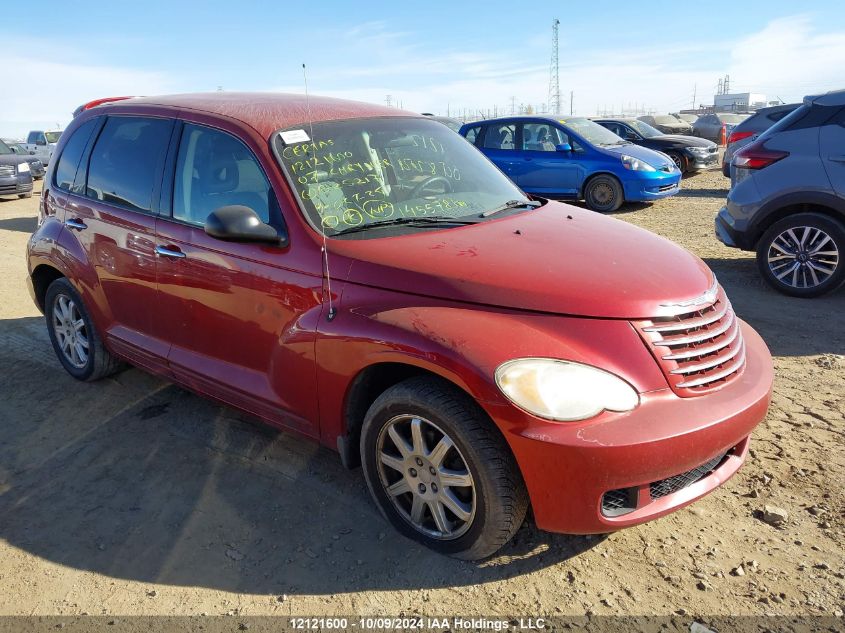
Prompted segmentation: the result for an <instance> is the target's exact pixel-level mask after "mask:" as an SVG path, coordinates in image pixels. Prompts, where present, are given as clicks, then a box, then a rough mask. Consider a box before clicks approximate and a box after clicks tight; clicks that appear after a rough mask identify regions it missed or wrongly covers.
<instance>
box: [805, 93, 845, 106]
mask: <svg viewBox="0 0 845 633" xmlns="http://www.w3.org/2000/svg"><path fill="white" fill-rule="evenodd" d="M804 103H808V104H809V103H813V104H815V105H820V106H834V107H835V106H843V105H845V90H832V91H831V92H826V93H824V94H821V95H814V96H809V97H804Z"/></svg>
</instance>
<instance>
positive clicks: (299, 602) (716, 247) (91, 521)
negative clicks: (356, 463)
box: [0, 172, 845, 616]
mask: <svg viewBox="0 0 845 633" xmlns="http://www.w3.org/2000/svg"><path fill="white" fill-rule="evenodd" d="M726 187H727V180H726V179H724V178H723V177H722V176H721V174H719V173H718V172H710V173H704V174H699V175H696V176H693V177H691V178H689V179H687V180H685V181H684V186H683V190H682V192H681V193H680V194H679V195H677V196H675V197H674V198H672V199H669V200H664V201H661V202H659V203H656V204H654V205H638V206H634V207H629V208H624V209H623V210H621V211H620V212H619V213H617V214H616V216H617V217H619V218H621V219H623V220H625V221H628V222H632V223H634V224H638V225H640V226H643V227H646V228H648V229H650V230H652V231H655V232H657V233H659V234H661V235H664V236H666V237H668V238H670V239H673V240H675V241H677V242H678V243H680V244H682V245H683V246H685V247H686V248H688V249H689V250H691V251H692V252H694V253H696V254H697V255H699V256H701V257H702V258H704V259H705V261H707V263H708V264H709V265H710V266H711V267H712V268H713V269H714V270H715V271H716V273H717V275H718V277H719V279H720V281H721V282H722V284H723V285H724V286H725V288H726V289H727V292H728V294H729V296H730V298H731V299H732V301H733V303H734V306H735V308H736V310H737V312H738V313H739V315H740V316H741V317H742V318H744V319H745V320H747V321H748V322H749V323H751V325H753V326H754V327H755V328H757V329H758V331H759V332H760V333H761V334H762V335H763V338H764V339H765V340H766V341H767V343H768V345H769V347H770V348H771V351H772V354H773V355H774V357H775V370H776V378H775V390H774V398H773V402H772V407H771V410H770V412H769V415H768V418H767V419H766V421H765V422H764V423H763V424H762V425H760V427H759V428H758V429H757V430H756V431H755V433H754V436H753V441H752V449H751V453H750V456H749V460H748V463H747V464H746V465H745V467H744V468H743V469H742V470H741V471H740V472H739V473H738V474H737V476H735V477H734V478H733V479H731V480H730V481H729V482H728V483H727V484H726V485H725V486H723V487H722V488H720V489H719V490H717V491H716V492H715V493H713V494H711V495H710V496H708V497H707V498H705V499H703V500H701V501H699V502H698V503H696V504H694V505H693V506H691V507H690V508H687V509H684V510H681V511H679V512H677V513H675V514H673V515H671V516H669V517H666V518H664V519H661V520H658V521H656V522H653V523H650V524H647V525H644V526H641V527H638V528H633V529H628V530H625V531H622V532H618V533H615V534H611V535H609V536H606V537H592V538H591V537H572V536H552V535H548V534H543V533H540V532H538V531H536V530H535V529H534V528H533V527H531V526H530V525H526V526H525V527H523V529H522V530H521V531H520V532H519V533H518V535H517V537H516V538H515V539H514V541H513V542H512V543H511V544H509V545H508V546H507V547H506V548H505V549H504V550H503V552H502V554H501V555H500V556H498V557H496V558H495V559H493V560H489V561H485V562H482V563H480V564H468V563H464V562H459V561H455V560H451V559H447V558H443V557H440V556H437V555H435V554H433V553H430V552H429V551H427V550H425V549H423V548H421V547H418V546H416V545H414V544H412V543H410V542H408V541H405V540H404V539H402V538H401V537H398V536H397V535H396V534H395V533H394V532H393V531H392V530H391V529H390V527H389V526H388V525H387V524H386V523H385V522H384V521H383V520H382V519H381V517H380V516H379V514H378V513H377V512H376V510H375V509H374V507H373V505H372V504H371V503H370V500H369V498H368V496H367V493H366V489H365V486H364V483H363V479H362V476H361V473H360V471H353V472H348V471H345V470H343V468H342V467H341V466H340V464H339V461H338V459H337V458H336V456H335V455H333V454H332V453H330V452H329V451H326V450H324V449H320V448H318V447H316V446H315V445H313V444H311V443H309V442H308V441H305V440H301V439H299V438H297V437H294V436H291V435H288V434H284V433H278V432H276V431H274V430H271V429H268V428H266V427H263V426H261V425H260V424H258V423H257V422H255V421H254V420H253V419H251V418H249V417H248V416H246V415H243V414H240V413H238V412H236V411H233V410H231V409H228V408H224V407H219V406H216V405H215V404H213V403H211V402H209V401H207V400H204V399H201V398H199V397H197V396H194V395H191V394H190V393H188V392H186V391H184V390H182V389H180V388H178V387H175V386H173V385H171V384H168V383H165V382H163V381H161V380H159V379H157V378H154V377H151V376H149V375H147V374H144V373H143V372H141V371H138V370H129V371H126V372H123V373H121V374H119V375H117V376H115V377H113V378H111V379H107V380H104V381H102V382H99V383H96V384H80V383H77V382H75V381H73V380H72V379H71V378H70V377H69V376H67V375H66V374H65V372H64V371H63V370H62V369H61V368H60V366H59V364H58V361H57V360H55V358H54V356H53V353H52V350H51V349H50V347H49V342H48V339H47V335H46V331H45V327H44V324H43V319H42V317H40V315H39V314H38V313H37V311H36V310H35V307H34V306H33V304H32V302H31V301H30V299H29V296H28V294H27V292H26V288H25V284H24V277H25V264H24V258H23V252H24V247H25V244H26V240H27V238H28V235H29V233H30V232H31V231H32V230H33V229H34V227H35V217H36V212H37V204H38V200H37V197H33V198H32V199H29V200H13V201H4V202H0V266H2V271H3V283H2V285H0V370H2V375H3V376H4V380H3V387H2V399H0V587H2V588H3V590H2V591H0V615H9V614H19V615H28V614H39V615H64V616H72V615H74V614H91V615H99V614H108V615H130V614H203V613H207V614H210V615H215V614H230V615H242V616H248V615H272V614H278V615H281V614H311V615H319V614H324V615H328V614H353V613H355V614H386V615H396V614H398V613H400V612H402V613H426V614H429V615H439V616H442V615H449V614H461V615H473V614H487V615H493V614H499V615H535V616H536V615H554V614H580V615H583V614H585V613H594V614H662V615H668V614H673V613H680V614H685V613H686V614H691V615H694V614H705V615H707V614H709V615H718V614H723V615H727V614H764V613H765V614H816V615H840V616H841V614H842V608H843V603H844V602H845V580H843V578H845V574H843V572H845V561H844V560H843V482H845V478H843V472H845V452H843V450H842V449H843V429H844V428H845V425H843V418H845V415H843V410H845V357H843V356H842V355H843V354H845V327H843V326H844V325H845V317H843V315H845V292H843V291H840V292H839V293H837V294H834V295H831V296H828V297H824V298H821V299H817V300H811V301H806V300H804V301H802V300H798V299H791V298H788V297H784V296H781V295H779V294H776V293H775V292H773V291H771V290H769V289H768V288H767V287H766V286H764V285H763V282H762V281H761V279H760V278H759V276H758V274H757V271H756V269H755V265H754V260H753V258H752V257H751V256H750V255H749V254H747V253H740V252H738V251H735V250H731V249H728V248H725V247H723V246H722V245H721V244H719V243H718V242H717V241H716V239H715V238H714V237H713V228H712V225H713V217H714V215H715V213H716V212H717V211H718V209H719V207H720V205H721V203H722V201H723V200H724V197H725V194H726ZM767 505H769V506H775V507H777V508H780V509H781V510H782V511H783V516H784V517H785V518H784V520H783V521H782V522H781V523H780V524H778V525H772V524H770V523H767V522H765V521H764V520H763V518H764V516H763V512H764V507H765V506H767ZM779 512H780V510H778V511H776V514H777V513H779Z"/></svg>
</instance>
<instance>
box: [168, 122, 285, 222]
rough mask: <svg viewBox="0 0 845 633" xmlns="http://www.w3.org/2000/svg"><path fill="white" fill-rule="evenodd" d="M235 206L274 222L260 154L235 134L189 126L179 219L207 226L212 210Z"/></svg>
mask: <svg viewBox="0 0 845 633" xmlns="http://www.w3.org/2000/svg"><path fill="white" fill-rule="evenodd" d="M235 204H237V205H242V206H245V207H249V208H250V209H252V210H253V211H255V212H256V213H257V214H258V217H260V218H261V220H262V221H263V222H269V221H270V183H269V181H268V180H267V177H266V176H265V175H264V172H263V171H262V169H261V167H260V165H259V164H258V161H257V160H256V159H255V156H253V154H252V152H251V151H250V150H249V148H247V146H246V145H244V144H243V143H242V142H241V141H239V140H238V139H236V138H235V137H234V136H231V135H230V134H227V133H225V132H221V131H219V130H214V129H211V128H207V127H202V126H199V125H193V124H190V123H186V124H185V128H184V130H183V132H182V140H181V142H180V144H179V156H178V158H177V159H176V180H175V182H174V184H173V217H174V218H175V219H177V220H182V221H183V222H189V223H191V224H196V225H200V226H201V225H203V224H205V219H206V218H207V217H208V215H209V214H210V213H211V212H212V211H214V210H216V209H219V208H220V207H226V206H230V205H235Z"/></svg>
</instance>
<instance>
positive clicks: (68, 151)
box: [53, 119, 97, 191]
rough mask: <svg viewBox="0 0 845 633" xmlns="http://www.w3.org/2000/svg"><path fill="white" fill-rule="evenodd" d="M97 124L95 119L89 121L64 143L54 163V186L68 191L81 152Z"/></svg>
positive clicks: (71, 185)
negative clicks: (57, 159)
mask: <svg viewBox="0 0 845 633" xmlns="http://www.w3.org/2000/svg"><path fill="white" fill-rule="evenodd" d="M96 124H97V119H91V120H90V121H86V122H85V123H83V124H82V125H80V126H79V127H78V128H77V130H76V131H75V132H74V133H73V135H72V136H71V137H70V138H69V139H68V140H67V143H65V146H64V149H62V154H61V156H59V162H58V163H56V173H55V175H54V176H53V182H54V184H55V185H56V186H57V187H58V188H59V189H63V190H64V191H70V190H71V188H72V187H73V181H74V179H75V178H76V170H77V169H78V168H79V160H80V159H81V158H82V152H84V151H85V146H86V145H87V144H88V139H89V138H90V137H91V131H92V130H93V129H94V127H95V126H96Z"/></svg>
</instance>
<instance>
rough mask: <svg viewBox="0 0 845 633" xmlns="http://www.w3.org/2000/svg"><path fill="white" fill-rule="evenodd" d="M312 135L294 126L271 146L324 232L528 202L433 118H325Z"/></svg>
mask: <svg viewBox="0 0 845 633" xmlns="http://www.w3.org/2000/svg"><path fill="white" fill-rule="evenodd" d="M311 135H312V130H311V127H310V126H308V125H300V126H298V127H296V128H292V129H289V130H286V131H282V132H279V133H278V134H276V136H275V137H274V139H273V144H274V148H275V150H276V155H277V157H279V158H280V161H281V163H282V165H283V167H284V168H285V170H286V171H287V173H288V175H289V176H290V179H291V182H292V184H293V186H294V188H295V190H296V192H297V195H298V196H299V199H300V201H301V203H302V208H303V210H304V211H305V214H306V216H307V217H308V219H309V220H310V222H311V224H312V225H313V226H315V227H321V228H322V229H323V230H324V231H325V234H326V235H327V236H328V237H331V236H333V235H336V234H337V233H340V232H342V231H345V230H347V229H350V228H353V227H359V226H362V225H366V224H374V223H377V222H383V221H385V220H393V219H399V218H414V217H424V216H429V217H448V218H464V217H470V216H471V217H472V218H473V219H478V220H481V218H480V217H479V216H480V214H481V213H483V212H484V211H489V210H491V209H495V208H497V207H500V206H502V205H504V204H506V203H508V202H510V201H513V200H519V201H525V202H526V203H528V202H529V200H528V199H527V198H526V197H525V195H524V194H523V193H522V192H521V191H520V190H519V189H517V188H516V186H515V185H514V184H513V183H512V182H511V181H510V180H508V179H507V178H506V177H505V176H504V175H503V174H502V173H501V172H500V171H499V170H498V169H496V168H495V167H494V166H493V164H492V163H490V161H488V160H487V159H486V158H485V157H484V155H483V154H482V153H481V152H479V151H478V150H477V149H476V148H475V147H473V146H472V145H470V144H469V143H467V142H466V140H465V139H464V138H463V137H461V136H460V135H458V134H455V133H454V132H453V131H452V130H450V129H449V128H448V127H446V126H444V125H443V124H441V123H438V122H437V121H432V120H430V119H418V118H410V117H409V118H405V117H397V118H372V119H352V120H346V121H325V122H320V123H315V124H314V126H313V138H311ZM446 226H448V225H446ZM401 230H403V231H407V230H410V229H409V228H408V227H407V226H405V227H403V228H402V229H401ZM354 235H355V237H364V236H369V237H378V236H381V235H384V233H383V232H381V231H366V232H359V233H354Z"/></svg>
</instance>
